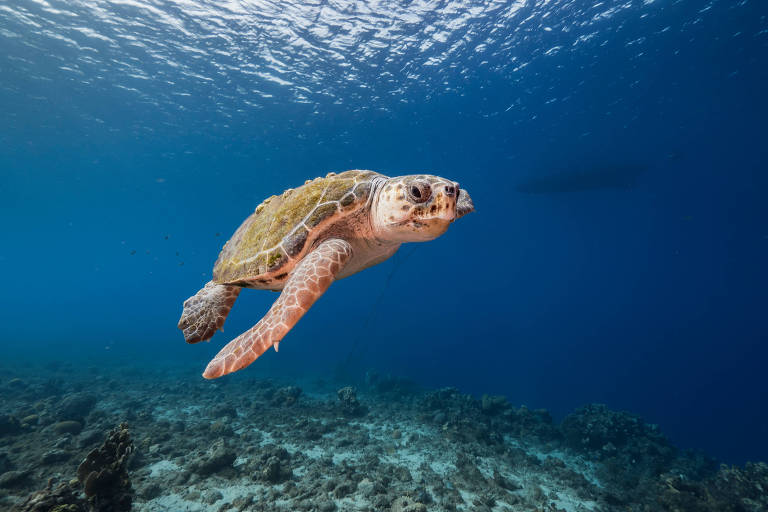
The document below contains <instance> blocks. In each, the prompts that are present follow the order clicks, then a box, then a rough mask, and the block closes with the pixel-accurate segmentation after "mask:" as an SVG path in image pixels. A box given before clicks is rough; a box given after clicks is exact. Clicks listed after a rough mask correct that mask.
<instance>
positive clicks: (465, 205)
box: [456, 188, 475, 219]
mask: <svg viewBox="0 0 768 512" xmlns="http://www.w3.org/2000/svg"><path fill="white" fill-rule="evenodd" d="M473 211H475V205H474V204H473V203H472V198H471V197H469V192H467V191H466V190H464V189H463V188H462V189H460V190H459V198H458V199H457V200H456V218H457V219H458V218H460V217H463V216H465V215H466V214H468V213H471V212H473Z"/></svg>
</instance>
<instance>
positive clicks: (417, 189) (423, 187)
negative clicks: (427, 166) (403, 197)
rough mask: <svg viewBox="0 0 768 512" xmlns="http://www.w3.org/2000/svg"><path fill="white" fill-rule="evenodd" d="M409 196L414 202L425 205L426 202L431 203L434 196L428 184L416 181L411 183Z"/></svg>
mask: <svg viewBox="0 0 768 512" xmlns="http://www.w3.org/2000/svg"><path fill="white" fill-rule="evenodd" d="M408 194H409V195H410V196H411V199H412V200H413V202H415V203H423V202H425V201H429V197H430V195H432V190H431V189H430V187H429V184H428V183H424V182H422V181H416V182H414V183H411V185H410V186H409V187H408Z"/></svg>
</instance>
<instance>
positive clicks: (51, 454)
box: [42, 449, 71, 464]
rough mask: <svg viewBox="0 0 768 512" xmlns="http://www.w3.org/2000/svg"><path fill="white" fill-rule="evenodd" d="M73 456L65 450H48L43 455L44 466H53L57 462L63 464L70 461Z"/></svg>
mask: <svg viewBox="0 0 768 512" xmlns="http://www.w3.org/2000/svg"><path fill="white" fill-rule="evenodd" d="M70 456H71V455H70V454H69V453H67V452H65V451H64V450H55V449H54V450H48V451H47V452H45V453H44V454H43V458H42V463H43V464H53V463H55V462H63V461H65V460H67V459H69V457H70Z"/></svg>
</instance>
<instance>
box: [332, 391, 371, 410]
mask: <svg viewBox="0 0 768 512" xmlns="http://www.w3.org/2000/svg"><path fill="white" fill-rule="evenodd" d="M336 396H337V397H338V399H339V404H340V405H341V410H342V412H343V413H344V414H346V415H347V416H362V415H363V414H365V412H366V408H365V406H364V405H362V404H361V403H360V401H359V400H358V399H357V389H356V388H354V387H353V386H345V387H343V388H341V389H339V390H338V391H336Z"/></svg>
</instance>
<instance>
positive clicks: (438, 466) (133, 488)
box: [0, 364, 768, 512]
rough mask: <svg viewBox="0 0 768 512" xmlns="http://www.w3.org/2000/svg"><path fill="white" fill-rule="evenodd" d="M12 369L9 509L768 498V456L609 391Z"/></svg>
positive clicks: (355, 507)
mask: <svg viewBox="0 0 768 512" xmlns="http://www.w3.org/2000/svg"><path fill="white" fill-rule="evenodd" d="M39 374H46V375H47V376H46V377H45V378H40V377H38V376H37V375H39ZM0 375H6V376H7V377H6V379H7V380H6V381H0V389H2V390H9V389H12V390H13V393H10V394H8V396H10V397H11V399H9V400H8V401H5V402H3V403H2V404H0V425H3V426H4V427H3V428H4V430H1V431H0V432H2V433H0V510H11V509H12V508H15V509H16V510H19V511H22V512H91V511H99V512H102V511H104V512H105V511H114V512H120V511H127V510H129V509H130V510H133V511H135V512H165V511H175V510H189V511H190V512H206V511H228V510H232V511H234V510H237V511H238V512H256V511H265V510H269V511H276V512H281V511H282V512H294V511H296V512H304V511H306V512H310V511H311V512H316V511H328V512H331V511H340V512H345V511H350V512H352V511H355V512H358V511H359V512H363V511H366V512H368V511H392V512H438V511H439V512H443V511H447V512H454V511H462V512H464V511H466V512H480V511H493V512H517V511H525V512H529V511H530V512H533V511H542V512H543V511H547V512H561V511H566V512H576V511H579V512H589V511H591V512H689V511H690V512H698V511H701V512H715V511H724V512H756V511H758V510H766V509H768V503H767V502H766V492H765V490H767V489H768V466H766V465H765V464H762V463H755V464H747V465H746V466H745V467H743V468H738V467H725V466H722V467H720V468H718V466H717V464H715V463H714V461H713V460H712V459H710V458H707V457H705V456H702V455H701V454H697V453H692V452H688V451H681V450H677V449H675V448H674V447H673V446H672V445H671V444H670V442H669V441H668V440H667V439H666V438H665V437H664V435H663V434H662V433H661V432H660V429H659V428H658V427H656V426H654V425H650V424H648V423H646V422H644V421H643V420H642V419H641V418H639V417H637V416H634V415H632V414H629V413H626V412H618V411H613V410H611V409H609V408H607V407H605V406H602V405H588V406H585V407H582V408H580V409H577V410H576V411H574V412H573V413H571V414H570V415H568V416H567V417H566V418H565V419H564V420H563V421H562V422H561V423H560V424H557V423H555V422H554V421H553V419H552V417H551V416H550V414H549V413H548V412H547V411H545V410H543V409H537V410H532V409H529V408H527V407H525V406H521V407H516V406H513V405H512V404H510V403H509V402H508V401H507V400H506V399H505V398H504V397H502V396H494V395H483V396H481V397H479V398H478V397H475V396H471V395H468V394H465V393H462V392H461V391H459V390H458V389H455V388H443V389H437V390H422V389H419V388H417V387H416V386H415V385H413V383H412V382H410V381H407V380H404V379H397V378H394V377H390V376H382V375H380V374H378V373H376V372H373V371H371V372H369V373H368V375H367V377H366V380H365V382H363V383H355V384H356V386H352V385H351V383H349V382H337V383H334V382H322V383H320V382H311V383H310V382H305V381H301V382H294V381H276V380H270V379H259V380H256V379H247V378H233V379H230V380H225V381H222V382H217V383H213V384H212V383H209V382H205V381H202V380H200V379H199V376H198V375H196V374H195V373H193V372H190V371H189V370H188V369H187V368H183V369H179V370H178V371H176V372H174V371H170V370H169V369H168V368H165V367H164V368H162V369H158V370H157V371H152V370H151V369H139V368H120V367H117V368H112V369H110V370H109V372H105V375H100V374H99V373H98V371H97V370H88V371H86V372H84V373H83V374H82V375H81V378H80V380H78V379H77V377H76V375H77V373H76V372H75V370H74V369H73V368H72V367H70V366H68V365H66V364H62V365H61V366H52V367H51V368H49V369H46V370H45V371H39V372H37V373H36V372H33V371H29V372H26V373H25V372H21V371H15V370H8V369H6V373H0ZM84 390H87V392H85V391H84ZM95 397H98V398H95ZM363 404H364V405H363ZM125 420H130V421H131V432H130V434H129V432H128V430H127V426H126V425H124V424H122V425H121V426H120V427H119V428H117V429H113V430H111V431H109V434H108V435H107V438H106V441H104V434H103V433H104V432H107V431H108V430H109V429H110V427H112V426H114V425H116V424H120V423H121V422H122V421H125ZM132 439H134V440H135V443H136V445H135V448H134V444H133V441H132ZM80 461H83V462H82V464H80V466H79V468H78V471H77V475H78V479H77V480H74V481H69V480H66V476H63V475H71V474H72V471H73V469H74V468H75V467H76V466H77V464H78V462H80ZM52 477H53V478H52ZM129 478H130V479H129ZM57 482H59V483H57ZM36 489H42V490H38V491H36V492H34V493H32V491H34V490H36ZM30 493H32V494H30Z"/></svg>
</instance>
